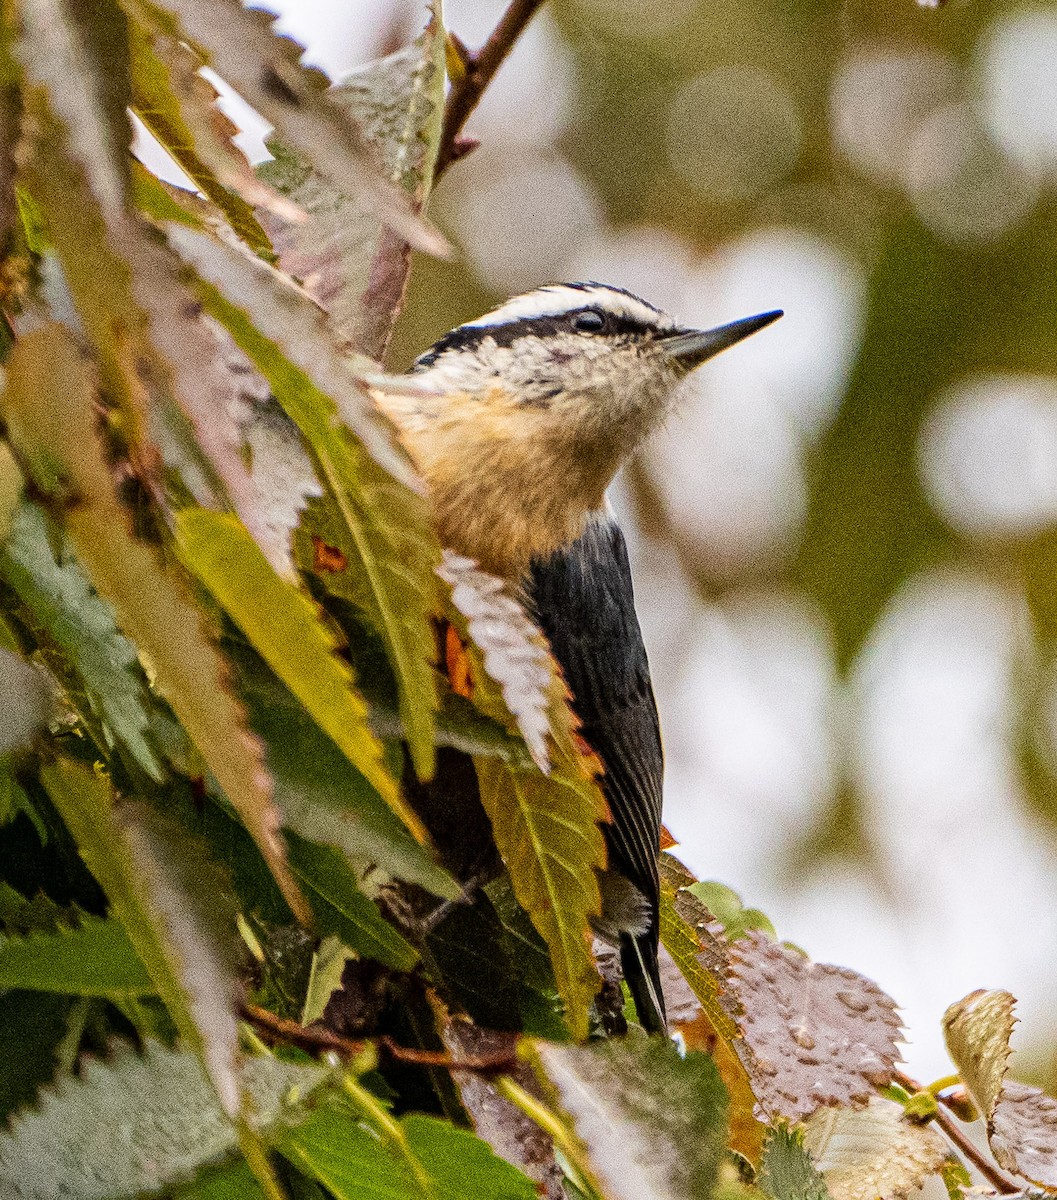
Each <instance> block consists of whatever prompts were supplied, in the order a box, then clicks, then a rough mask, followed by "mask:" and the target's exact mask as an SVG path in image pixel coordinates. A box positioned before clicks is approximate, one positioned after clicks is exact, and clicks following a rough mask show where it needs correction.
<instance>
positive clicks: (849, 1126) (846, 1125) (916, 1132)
mask: <svg viewBox="0 0 1057 1200" xmlns="http://www.w3.org/2000/svg"><path fill="white" fill-rule="evenodd" d="M804 1145H805V1147H806V1148H807V1150H808V1152H809V1153H810V1155H811V1157H812V1159H814V1162H815V1165H816V1167H817V1168H818V1170H819V1171H820V1172H821V1174H822V1177H823V1178H824V1179H825V1181H826V1187H827V1188H828V1190H829V1194H830V1196H832V1197H833V1200H876V1197H878V1196H884V1197H890V1198H891V1200H905V1197H907V1196H909V1195H910V1193H911V1192H914V1191H916V1190H917V1189H918V1188H919V1187H921V1185H922V1184H923V1183H924V1181H925V1180H926V1179H927V1178H928V1177H929V1176H930V1175H935V1174H937V1173H938V1172H939V1171H940V1170H941V1169H942V1167H943V1164H944V1162H945V1161H946V1160H947V1157H948V1155H949V1153H950V1147H949V1146H948V1145H947V1141H946V1139H945V1138H944V1137H943V1135H942V1134H941V1133H940V1131H939V1130H938V1129H937V1128H936V1127H935V1126H934V1125H931V1124H920V1123H917V1122H914V1121H911V1120H908V1119H907V1118H906V1117H905V1116H904V1114H903V1108H902V1105H899V1104H896V1103H894V1102H893V1101H891V1100H882V1099H881V1098H880V1097H877V1096H875V1097H874V1098H873V1099H872V1100H871V1101H870V1103H869V1105H868V1106H867V1107H866V1108H863V1109H860V1110H858V1111H852V1110H850V1109H846V1108H840V1109H826V1110H825V1111H822V1112H817V1113H815V1115H814V1116H813V1117H812V1118H811V1119H810V1120H809V1121H808V1122H807V1124H806V1125H805V1127H804ZM779 1200H782V1198H779Z"/></svg>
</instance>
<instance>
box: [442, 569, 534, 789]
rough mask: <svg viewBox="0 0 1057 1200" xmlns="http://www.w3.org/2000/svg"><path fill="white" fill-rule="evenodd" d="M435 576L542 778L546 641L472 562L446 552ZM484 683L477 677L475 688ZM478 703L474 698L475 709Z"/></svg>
mask: <svg viewBox="0 0 1057 1200" xmlns="http://www.w3.org/2000/svg"><path fill="white" fill-rule="evenodd" d="M437 574H438V575H439V576H440V577H441V579H443V580H444V582H445V583H446V584H447V585H448V586H449V587H450V588H451V602H452V604H453V605H454V606H455V608H456V610H457V611H458V612H459V613H460V614H461V615H462V617H463V618H465V622H466V628H467V631H468V633H469V636H470V638H471V639H472V640H473V644H474V646H476V648H477V649H478V650H479V651H480V657H481V661H480V666H481V667H482V668H483V671H484V672H485V673H486V675H487V678H489V679H491V680H493V681H494V682H495V683H496V684H498V685H499V688H500V690H501V692H502V705H505V707H506V710H507V711H508V712H509V713H510V715H511V716H512V717H513V719H514V721H515V722H516V725H517V729H518V732H519V733H520V734H521V736H522V738H524V740H525V745H526V746H527V747H528V749H529V752H530V753H531V755H532V759H533V761H534V762H535V764H536V766H537V767H539V769H540V770H541V771H542V772H543V773H544V774H546V773H547V772H548V770H549V769H550V754H549V750H548V745H547V737H548V734H549V732H550V717H549V711H548V710H549V707H550V697H551V693H552V690H553V687H554V681H555V675H556V668H555V666H554V661H553V659H552V658H551V655H550V651H549V649H548V646H547V642H546V639H545V638H544V637H543V634H542V633H540V631H539V629H537V627H536V625H535V624H534V623H533V621H532V620H531V618H530V617H529V615H528V613H526V612H525V610H524V608H522V606H521V604H520V603H519V602H518V600H517V599H516V598H515V597H514V596H512V595H510V593H509V591H508V589H507V585H506V583H505V582H504V581H503V580H502V579H499V578H497V577H496V576H495V575H489V574H488V572H487V571H482V570H481V569H480V568H479V567H478V566H477V564H476V563H475V562H474V561H473V560H472V559H469V558H465V557H463V556H462V555H459V554H453V553H452V552H451V551H448V550H446V551H445V552H444V556H443V558H442V560H441V565H440V566H439V567H438V569H437ZM483 682H484V681H483V680H482V679H481V672H480V671H478V672H477V673H476V677H475V680H474V683H475V686H476V687H480V686H482V684H483ZM480 699H481V698H480V697H479V696H477V695H475V700H476V701H477V702H478V703H480ZM494 707H497V706H496V705H494V704H493V705H487V706H485V707H484V711H485V712H488V714H489V716H495V715H496V713H495V712H494V711H490V709H492V708H494ZM498 707H501V705H500V706H498Z"/></svg>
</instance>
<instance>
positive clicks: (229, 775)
mask: <svg viewBox="0 0 1057 1200" xmlns="http://www.w3.org/2000/svg"><path fill="white" fill-rule="evenodd" d="M94 400H95V389H94V386H93V382H92V379H91V377H90V375H89V373H88V369H87V366H86V364H85V362H84V361H83V359H82V358H81V356H80V354H79V352H78V350H77V347H76V345H75V344H74V342H73V340H72V338H71V337H70V335H69V334H68V333H67V332H66V330H65V329H64V328H63V327H62V326H61V325H58V324H55V323H52V324H49V325H46V326H43V327H41V328H39V329H37V330H35V331H34V332H33V333H31V334H28V335H27V336H24V337H22V338H21V339H20V340H19V341H18V342H17V343H16V345H15V348H14V350H13V352H12V354H11V357H10V359H9V360H8V387H7V392H6V394H5V396H4V399H3V403H4V407H5V410H6V415H7V417H8V420H9V423H10V426H11V431H12V435H13V437H14V440H15V444H16V446H18V447H19V448H21V450H22V452H23V454H24V455H25V456H26V457H27V459H28V460H29V461H30V462H31V464H32V467H33V470H34V473H35V476H36V481H37V484H38V486H39V487H41V488H42V489H43V490H44V491H45V492H49V493H51V494H52V495H54V496H56V497H62V496H65V495H69V494H71V492H72V494H74V495H76V496H77V498H78V503H77V504H76V505H75V506H73V507H71V508H67V509H66V511H65V513H64V524H65V528H66V531H67V533H68V534H69V536H70V540H71V542H72V544H73V546H74V549H75V551H76V553H77V557H78V559H79V560H80V561H81V563H82V565H83V566H84V567H85V569H86V570H87V572H88V575H89V577H90V578H91V580H92V583H93V584H94V585H95V587H96V589H97V590H98V591H99V592H100V594H101V595H103V596H104V597H105V598H106V599H107V600H109V602H110V603H111V604H112V605H113V607H114V611H115V612H116V613H117V616H118V620H119V622H120V624H121V626H122V628H123V629H124V631H125V632H126V633H127V634H129V635H130V636H131V637H132V639H133V641H134V642H135V643H136V644H137V645H138V647H139V648H140V650H141V651H143V652H144V653H145V654H146V655H147V656H148V657H149V659H150V661H151V665H152V667H153V670H154V673H155V679H156V683H157V686H158V688H159V690H160V691H161V692H162V694H163V695H165V697H166V698H167V699H168V701H169V703H170V704H171V705H172V707H173V710H174V711H175V713H176V715H177V717H178V718H179V719H180V721H181V723H182V724H183V726H184V727H185V729H186V730H187V732H188V734H189V735H190V737H191V739H192V740H193V742H194V743H195V745H196V746H197V747H198V749H199V751H200V752H201V754H202V757H203V758H204V759H205V761H206V763H207V764H208V766H209V768H210V770H211V771H212V772H213V774H214V776H215V777H216V779H217V781H218V782H219V784H220V786H221V787H222V788H223V789H224V793H225V794H226V796H227V797H228V799H229V800H230V801H231V803H232V804H233V805H234V806H235V808H236V810H237V811H238V813H239V815H240V816H241V817H242V819H243V821H244V822H245V824H246V827H247V829H249V831H250V833H251V834H252V835H253V837H254V840H255V841H256V842H257V844H258V846H259V847H260V849H261V852H262V853H263V854H264V856H265V858H266V860H267V861H268V863H269V865H270V867H271V869H272V871H273V873H274V874H275V877H276V880H277V881H278V883H279V885H280V887H282V888H283V891H284V895H285V896H286V897H287V900H288V902H289V903H290V905H291V907H292V908H293V909H294V911H295V912H297V911H300V912H302V913H303V912H304V907H303V902H302V901H301V899H300V897H299V895H298V892H297V888H296V885H295V884H294V883H293V880H292V879H291V877H290V874H289V871H288V868H287V866H286V861H285V848H284V847H283V845H282V843H281V840H280V839H279V837H278V827H279V820H278V814H277V813H276V810H275V808H274V805H273V804H272V794H271V781H270V779H269V778H268V775H267V772H266V771H265V769H264V765H263V761H262V753H261V747H260V744H259V743H258V742H257V740H256V739H255V738H253V736H252V735H251V734H250V733H249V731H248V730H247V729H246V726H245V717H244V713H243V711H242V708H241V706H240V705H239V704H238V702H237V701H236V700H235V698H234V696H233V695H232V694H231V692H230V690H229V686H228V679H227V668H226V664H225V663H224V661H223V659H222V657H221V656H220V654H219V651H218V650H217V648H216V646H215V645H214V644H213V642H212V641H211V640H210V638H209V636H208V634H207V633H206V630H205V628H204V622H203V618H202V615H201V613H200V612H199V610H198V609H197V608H196V607H195V606H194V604H193V603H192V602H191V601H190V599H189V598H188V597H187V595H186V594H185V592H184V590H183V587H182V586H181V584H180V583H179V582H178V581H177V579H175V578H174V577H173V576H172V575H170V574H169V572H168V571H166V569H165V568H164V566H163V565H162V563H161V561H160V559H159V557H158V555H157V553H156V552H155V551H154V550H153V548H152V547H149V546H148V545H146V544H145V543H143V542H140V541H138V540H136V539H135V538H134V537H133V535H132V533H131V530H130V528H129V525H128V519H127V516H126V514H125V512H124V510H123V509H122V508H121V506H120V504H119V503H118V501H117V498H116V496H115V494H114V490H113V485H112V483H111V479H110V474H109V472H108V470H107V465H106V462H105V460H104V458H103V453H102V448H101V446H100V445H99V442H98V441H97V439H96V437H95V434H94V425H95V417H94V411H93V404H94Z"/></svg>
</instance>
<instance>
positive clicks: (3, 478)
mask: <svg viewBox="0 0 1057 1200" xmlns="http://www.w3.org/2000/svg"><path fill="white" fill-rule="evenodd" d="M21 495H22V472H21V471H20V470H19V469H18V463H16V462H15V459H14V456H13V455H12V453H11V451H10V450H9V449H8V448H7V446H6V445H5V444H4V443H3V442H0V547H2V546H3V544H4V542H6V541H7V535H8V534H9V533H10V532H11V522H12V521H13V520H14V515H15V509H16V508H17V507H18V500H19V497H20V496H21Z"/></svg>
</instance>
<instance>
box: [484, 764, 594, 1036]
mask: <svg viewBox="0 0 1057 1200" xmlns="http://www.w3.org/2000/svg"><path fill="white" fill-rule="evenodd" d="M476 767H477V779H478V782H479V784H480V792H481V804H482V805H483V806H484V810H485V812H486V813H487V814H488V819H489V820H490V821H491V823H492V831H493V833H494V834H495V840H496V845H497V846H498V848H499V853H500V854H501V855H502V856H503V861H504V862H505V863H506V865H507V869H508V870H509V871H510V878H511V882H512V883H513V886H514V894H515V896H516V897H517V899H518V903H519V904H520V905H521V907H522V908H523V909H524V910H525V911H526V912H527V913H528V915H529V916H530V917H531V919H532V923H533V925H535V927H536V929H537V930H538V931H539V934H540V936H541V937H542V938H543V940H544V941H545V942H546V943H547V948H548V949H549V950H550V955H551V964H552V965H553V967H554V980H555V983H556V984H557V985H558V992H559V994H560V995H561V998H562V1000H563V1001H564V1002H565V1007H566V1022H567V1023H568V1025H569V1028H570V1030H571V1031H572V1033H573V1036H574V1037H576V1038H584V1037H586V1036H587V1014H588V1010H589V1008H590V1006H591V1003H592V1001H593V1000H594V998H595V996H596V995H597V993H598V991H599V988H600V987H601V981H600V979H599V976H598V971H597V968H596V967H595V962H594V958H593V956H592V953H591V942H592V935H591V929H590V920H591V918H592V917H595V916H597V915H598V913H599V912H600V910H601V897H600V895H599V890H598V876H597V873H596V872H597V870H598V869H599V868H600V867H601V866H602V865H603V864H604V863H605V845H604V843H603V840H602V831H601V828H600V826H599V821H600V820H602V819H603V818H604V817H605V815H606V812H605V808H604V806H603V805H601V804H600V803H599V793H598V790H597V788H596V787H595V786H594V785H593V782H588V781H587V780H585V779H584V778H583V777H582V775H581V774H580V773H579V770H578V768H577V767H576V766H572V765H570V764H569V763H568V761H566V760H563V761H560V762H558V763H556V764H555V766H554V769H553V770H552V772H551V774H550V776H546V775H542V774H540V773H539V772H538V771H536V770H531V769H529V770H519V769H517V768H511V767H509V766H507V764H505V763H503V762H501V761H498V760H496V759H486V758H480V759H477V761H476Z"/></svg>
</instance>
